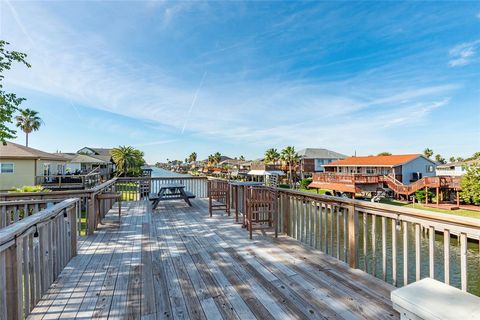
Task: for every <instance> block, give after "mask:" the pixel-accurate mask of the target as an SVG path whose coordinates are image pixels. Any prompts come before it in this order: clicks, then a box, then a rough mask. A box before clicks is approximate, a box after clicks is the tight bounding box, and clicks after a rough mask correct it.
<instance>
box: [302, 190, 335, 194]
mask: <svg viewBox="0 0 480 320" xmlns="http://www.w3.org/2000/svg"><path fill="white" fill-rule="evenodd" d="M299 191H303V192H311V193H315V194H325V192H330V193H331V192H332V191H330V190H327V189H318V193H317V189H299Z"/></svg>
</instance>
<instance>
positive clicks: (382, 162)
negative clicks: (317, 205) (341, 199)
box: [310, 154, 437, 195]
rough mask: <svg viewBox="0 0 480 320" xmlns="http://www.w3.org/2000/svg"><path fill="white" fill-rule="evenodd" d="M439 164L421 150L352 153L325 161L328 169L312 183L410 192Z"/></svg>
mask: <svg viewBox="0 0 480 320" xmlns="http://www.w3.org/2000/svg"><path fill="white" fill-rule="evenodd" d="M436 166H437V164H436V162H434V161H433V160H430V159H428V158H426V157H424V156H423V155H421V154H401V155H389V156H367V157H348V158H345V159H341V160H337V161H333V162H331V163H329V164H326V165H324V168H325V172H324V173H316V174H314V175H313V182H312V184H310V187H311V188H322V189H330V190H335V191H340V192H347V193H352V194H354V193H360V192H376V191H378V190H379V189H382V188H384V187H390V188H391V189H392V190H393V191H394V192H396V193H402V194H405V195H409V194H410V191H411V190H410V189H408V188H407V186H408V185H411V184H413V183H415V182H417V181H420V180H422V179H423V178H428V177H434V176H435V169H436ZM422 181H423V180H422ZM404 190H405V191H404ZM412 190H413V189H412Z"/></svg>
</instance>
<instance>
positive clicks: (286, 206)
mask: <svg viewBox="0 0 480 320" xmlns="http://www.w3.org/2000/svg"><path fill="white" fill-rule="evenodd" d="M282 198H283V199H282V202H283V203H282V208H283V213H282V214H283V233H285V234H286V235H288V230H289V223H290V201H289V198H288V196H287V195H285V194H284V195H283V197H282Z"/></svg>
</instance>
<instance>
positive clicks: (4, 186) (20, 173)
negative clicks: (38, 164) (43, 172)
mask: <svg viewBox="0 0 480 320" xmlns="http://www.w3.org/2000/svg"><path fill="white" fill-rule="evenodd" d="M0 162H1V163H13V164H14V172H13V173H0V191H8V190H11V189H13V188H19V187H22V186H26V185H33V184H34V183H35V160H13V159H10V160H9V159H1V160H0Z"/></svg>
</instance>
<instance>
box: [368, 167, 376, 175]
mask: <svg viewBox="0 0 480 320" xmlns="http://www.w3.org/2000/svg"><path fill="white" fill-rule="evenodd" d="M366 172H367V174H375V173H377V170H375V168H367V170H366Z"/></svg>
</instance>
